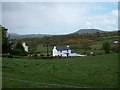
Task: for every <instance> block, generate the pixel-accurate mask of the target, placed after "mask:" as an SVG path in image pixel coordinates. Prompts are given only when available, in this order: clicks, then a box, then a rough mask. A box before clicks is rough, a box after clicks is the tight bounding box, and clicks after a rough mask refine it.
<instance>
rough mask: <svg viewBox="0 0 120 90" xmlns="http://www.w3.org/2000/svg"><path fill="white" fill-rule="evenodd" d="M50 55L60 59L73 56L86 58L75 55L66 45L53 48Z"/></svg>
mask: <svg viewBox="0 0 120 90" xmlns="http://www.w3.org/2000/svg"><path fill="white" fill-rule="evenodd" d="M52 54H53V57H55V56H61V57H74V56H81V57H84V56H86V55H80V54H77V53H76V52H74V51H73V50H71V49H70V48H69V46H68V45H67V46H61V47H60V46H59V47H56V46H54V48H53V50H52Z"/></svg>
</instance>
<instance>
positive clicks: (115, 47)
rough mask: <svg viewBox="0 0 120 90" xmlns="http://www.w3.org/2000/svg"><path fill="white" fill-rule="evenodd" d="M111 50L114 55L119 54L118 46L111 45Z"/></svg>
mask: <svg viewBox="0 0 120 90" xmlns="http://www.w3.org/2000/svg"><path fill="white" fill-rule="evenodd" d="M111 50H112V51H114V52H116V53H119V52H120V45H113V46H112V47H111Z"/></svg>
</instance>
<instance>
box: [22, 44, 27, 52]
mask: <svg viewBox="0 0 120 90" xmlns="http://www.w3.org/2000/svg"><path fill="white" fill-rule="evenodd" d="M22 46H23V48H24V50H25V51H26V52H28V46H27V45H26V44H25V43H23V44H22Z"/></svg>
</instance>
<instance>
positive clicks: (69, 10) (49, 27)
mask: <svg viewBox="0 0 120 90" xmlns="http://www.w3.org/2000/svg"><path fill="white" fill-rule="evenodd" d="M0 23H1V22H0ZM2 25H3V26H5V27H6V28H8V32H9V33H17V34H22V35H23V34H52V35H55V34H68V33H73V32H75V31H77V30H79V29H92V28H95V29H100V30H104V31H113V30H118V3H117V2H2Z"/></svg>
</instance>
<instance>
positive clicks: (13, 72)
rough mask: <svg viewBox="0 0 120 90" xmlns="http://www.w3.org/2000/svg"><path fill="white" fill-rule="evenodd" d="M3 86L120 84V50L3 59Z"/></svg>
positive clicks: (102, 86) (40, 86) (36, 86)
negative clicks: (119, 72)
mask: <svg viewBox="0 0 120 90" xmlns="http://www.w3.org/2000/svg"><path fill="white" fill-rule="evenodd" d="M2 71H3V72H2V76H3V77H2V78H3V81H2V84H3V88H116V87H117V85H118V77H117V76H118V54H116V53H110V54H104V55H97V56H88V57H74V58H55V59H50V60H43V59H19V58H3V59H2Z"/></svg>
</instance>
